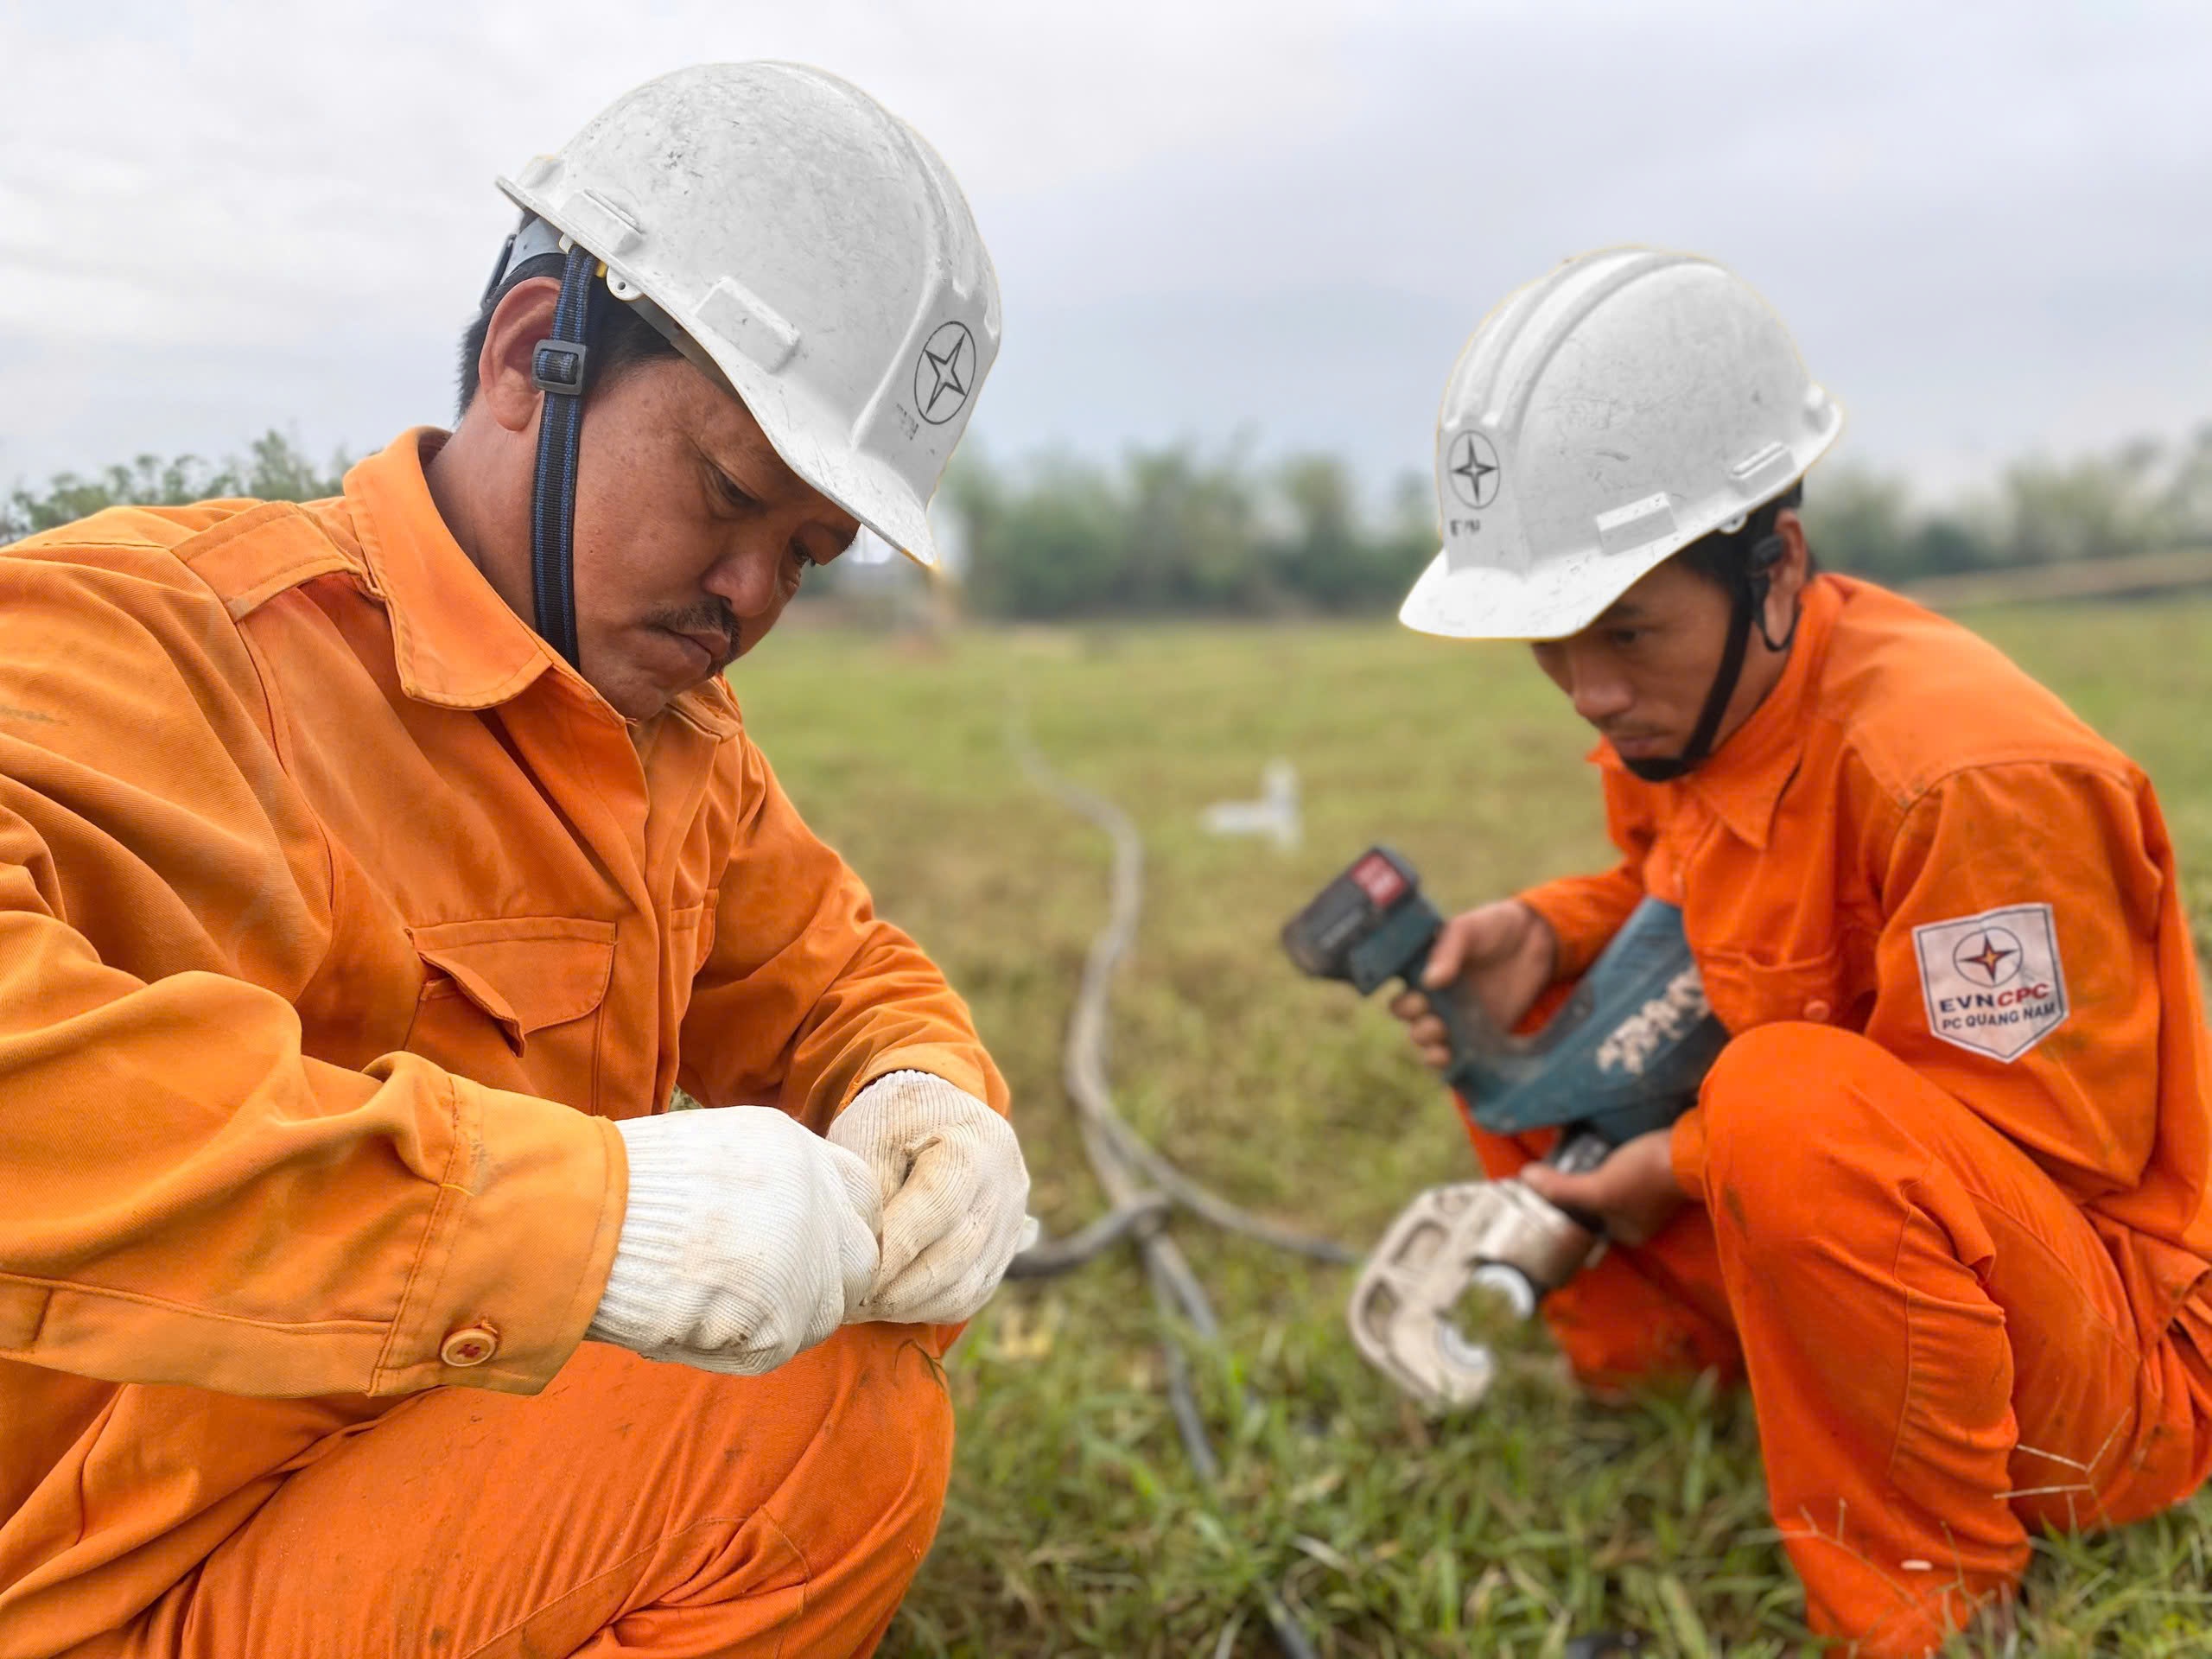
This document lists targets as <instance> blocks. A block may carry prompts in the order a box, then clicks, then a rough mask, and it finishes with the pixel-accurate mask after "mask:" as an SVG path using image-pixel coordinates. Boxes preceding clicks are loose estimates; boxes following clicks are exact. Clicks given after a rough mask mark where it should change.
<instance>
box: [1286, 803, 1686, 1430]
mask: <svg viewBox="0 0 2212 1659" xmlns="http://www.w3.org/2000/svg"><path fill="white" fill-rule="evenodd" d="M1443 927H1444V918H1443V917H1442V916H1441V915H1440V914H1439V913H1438V912H1437V911H1436V909H1435V907H1434V906H1432V905H1431V904H1429V902H1428V901H1427V899H1425V898H1423V897H1422V896H1421V878H1420V877H1419V876H1418V875H1416V874H1414V868H1413V866H1412V865H1411V864H1409V863H1408V862H1407V861H1405V860H1404V859H1403V858H1402V857H1400V856H1399V855H1397V854H1396V853H1394V852H1392V851H1391V850H1390V849H1389V848H1387V847H1374V848H1370V849H1368V851H1366V852H1364V853H1363V854H1362V855H1360V856H1359V857H1358V858H1357V859H1355V860H1354V861H1352V863H1351V867H1350V868H1348V869H1346V870H1345V871H1344V874H1341V875H1339V876H1338V877H1337V878H1336V880H1333V881H1332V882H1330V883H1329V885H1328V886H1327V887H1324V888H1323V889H1322V890H1321V892H1320V893H1319V895H1318V896H1317V897H1316V898H1315V899H1313V902H1312V903H1311V904H1309V905H1307V906H1306V908H1305V909H1303V910H1301V911H1300V912H1299V913H1298V914H1297V915H1296V916H1294V917H1293V918H1291V919H1290V921H1289V922H1288V923H1287V925H1285V926H1284V928H1283V931H1282V942H1283V948H1284V949H1285V950H1287V951H1288V952H1289V954H1290V958H1291V960H1292V961H1293V962H1294V963H1297V964H1298V966H1299V967H1300V968H1301V969H1304V970H1305V971H1306V973H1308V974H1311V975H1313V976H1315V977H1317V978H1323V979H1341V980H1344V981H1347V982H1350V983H1351V985H1353V986H1354V987H1356V988H1357V989H1358V990H1359V992H1360V993H1361V995H1366V994H1368V993H1369V992H1371V991H1374V990H1376V989H1377V988H1380V987H1381V986H1383V985H1384V984H1386V983H1388V982H1390V981H1392V980H1399V981H1402V982H1404V983H1405V984H1407V985H1408V986H1410V987H1412V988H1415V989H1418V990H1421V991H1422V993H1423V994H1424V995H1426V996H1427V999H1428V1002H1429V1006H1430V1007H1431V1008H1433V1010H1434V1011H1435V1013H1436V1014H1438V1015H1439V1016H1440V1018H1441V1019H1442V1020H1443V1022H1444V1027H1445V1031H1446V1037H1447V1040H1448V1044H1449V1047H1450V1051H1451V1058H1450V1061H1449V1063H1448V1064H1447V1065H1446V1067H1445V1071H1444V1077H1445V1081H1446V1082H1447V1083H1448V1084H1451V1085H1452V1088H1453V1089H1455V1090H1458V1091H1459V1096H1460V1098H1461V1099H1463V1100H1464V1101H1465V1103H1467V1107H1468V1109H1470V1110H1471V1112H1472V1113H1473V1115H1474V1119H1475V1122H1477V1123H1478V1124H1480V1125H1481V1126H1482V1127H1483V1128H1485V1129H1489V1130H1491V1131H1492V1132H1494V1133H1496V1134H1499V1135H1518V1134H1522V1133H1524V1132H1525V1131H1528V1130H1530V1129H1538V1128H1553V1127H1556V1128H1558V1129H1559V1131H1560V1136H1559V1141H1558V1143H1557V1144H1556V1145H1555V1146H1554V1147H1553V1148H1552V1150H1551V1152H1550V1153H1549V1154H1547V1156H1546V1161H1547V1162H1548V1163H1551V1164H1553V1165H1555V1166H1558V1167H1559V1168H1560V1169H1564V1170H1567V1171H1570V1172H1577V1173H1579V1172H1580V1171H1584V1170H1588V1169H1593V1168H1595V1167H1596V1166H1598V1165H1599V1163H1601V1162H1603V1161H1604V1160H1605V1157H1606V1155H1607V1154H1609V1153H1611V1151H1612V1149H1613V1148H1614V1147H1617V1146H1619V1145H1620V1144H1621V1143H1622V1142H1623V1141H1628V1140H1630V1139H1632V1138H1634V1137H1635V1136H1637V1135H1642V1134H1644V1133H1645V1132H1647V1131H1649V1130H1651V1129H1657V1128H1665V1127H1666V1126H1667V1125H1668V1124H1669V1123H1672V1122H1674V1121H1675V1118H1677V1117H1679V1116H1681V1114H1682V1112H1683V1111H1684V1110H1686V1109H1688V1106H1689V1104H1690V1103H1691V1102H1692V1101H1694V1099H1695V1098H1696V1097H1697V1090H1698V1084H1699V1082H1700V1080H1701V1079H1702V1078H1703V1077H1704V1076H1705V1072H1706V1070H1707V1067H1708V1066H1710V1065H1712V1064H1713V1057H1714V1056H1715V1055H1717V1054H1719V1052H1720V1048H1721V1045H1722V1044H1724V1043H1725V1042H1726V1041H1727V1033H1726V1030H1725V1029H1724V1028H1723V1027H1722V1026H1721V1024H1720V1022H1719V1020H1717V1019H1715V1018H1714V1017H1713V1012H1712V1010H1711V1008H1710V1007H1708V1006H1707V1002H1706V999H1705V989H1704V987H1703V985H1702V984H1701V983H1700V981H1699V979H1698V973H1697V965H1696V963H1694V961H1693V960H1692V959H1691V957H1690V951H1689V944H1688V940H1687V939H1686V938H1684V937H1683V934H1682V914H1681V911H1680V910H1678V909H1676V908H1675V906H1672V905H1669V904H1665V903H1662V901H1660V900H1658V899H1650V898H1647V899H1643V901H1642V902H1641V903H1640V904H1639V905H1637V907H1636V909H1635V910H1634V911H1633V912H1631V913H1630V916H1629V918H1628V919H1627V921H1625V922H1624V923H1623V924H1622V925H1621V928H1620V930H1619V931H1618V932H1617V933H1615V934H1614V935H1613V938H1612V940H1611V943H1610V944H1607V945H1606V947H1605V951H1604V953H1603V954H1602V955H1600V956H1599V958H1598V960H1597V961H1596V962H1595V963H1592V966H1591V968H1590V970H1589V971H1588V972H1587V973H1586V974H1584V975H1583V976H1582V977H1581V979H1580V982H1578V983H1577V984H1576V986H1575V988H1574V990H1573V993H1572V994H1571V995H1569V996H1568V998H1567V1001H1566V1002H1565V1003H1564V1004H1563V1005H1562V1006H1561V1007H1560V1009H1559V1011H1558V1012H1557V1013H1556V1014H1554V1015H1553V1016H1552V1018H1551V1019H1550V1020H1548V1021H1547V1022H1546V1023H1545V1025H1544V1027H1543V1028H1542V1029H1541V1030H1540V1031H1538V1032H1536V1033H1534V1034H1532V1035H1529V1036H1526V1037H1514V1036H1509V1035H1508V1034H1506V1033H1504V1032H1503V1031H1501V1030H1500V1029H1499V1028H1498V1027H1497V1023H1496V1021H1494V1020H1492V1019H1491V1017H1490V1015H1489V1014H1488V1012H1487V1011H1486V1010H1485V1009H1484V1007H1483V1005H1482V1002H1481V1001H1480V999H1479V998H1478V997H1477V996H1475V995H1473V992H1472V989H1471V988H1470V987H1469V986H1467V985H1466V984H1465V982H1455V983H1454V984H1452V985H1450V986H1445V987H1440V988H1435V989H1429V988H1427V987H1424V986H1422V984H1421V974H1422V970H1423V969H1425V968H1426V967H1427V963H1428V957H1429V951H1430V950H1431V949H1432V948H1433V946H1434V944H1435V943H1436V939H1437V936H1438V935H1439V934H1440V932H1441V931H1443ZM1603 1239H1604V1230H1603V1228H1602V1226H1601V1224H1599V1222H1598V1220H1597V1219H1596V1218H1595V1217H1591V1216H1586V1215H1583V1214H1580V1213H1578V1212H1575V1211H1569V1210H1565V1209H1562V1208H1560V1206H1558V1205H1554V1204H1552V1203H1550V1202H1549V1201H1548V1200H1547V1199H1544V1198H1539V1197H1538V1196H1537V1195H1536V1193H1535V1192H1534V1191H1533V1190H1532V1189H1531V1188H1529V1186H1527V1185H1525V1184H1523V1183H1522V1182H1520V1181H1517V1180H1503V1181H1466V1182H1459V1183H1455V1184H1453V1185H1448V1186H1439V1187H1431V1188H1430V1189H1428V1190H1427V1192H1423V1193H1421V1195H1420V1196H1419V1197H1418V1198H1415V1199H1414V1201H1413V1203H1412V1204H1410V1205H1408V1206H1407V1207H1406V1209H1405V1210H1404V1211H1402V1213H1401V1214H1400V1215H1399V1216H1398V1217H1397V1219H1396V1220H1395V1221H1394V1222H1392V1223H1391V1224H1390V1226H1389V1230H1387V1231H1386V1232H1385V1233H1384V1234H1383V1240H1382V1243H1379V1244H1377V1245H1376V1248H1375V1250H1374V1251H1373V1253H1372V1254H1371V1255H1370V1256H1369V1258H1368V1261H1367V1263H1366V1266H1365V1267H1364V1268H1363V1269H1362V1270H1361V1274H1360V1277H1359V1281H1358V1283H1357V1285H1356V1286H1355V1287H1353V1291H1352V1299H1351V1308H1350V1310H1349V1311H1350V1317H1351V1331H1352V1338H1353V1340H1354V1341H1355V1342H1357V1344H1358V1345H1359V1349H1360V1351H1361V1352H1362V1353H1363V1354H1364V1355H1366V1356H1367V1357H1368V1358H1369V1360H1370V1361H1371V1362H1372V1363H1374V1364H1376V1366H1377V1367H1378V1368H1379V1369H1381V1370H1383V1372H1385V1373H1386V1374H1387V1375H1389V1376H1390V1377H1392V1378H1393V1379H1394V1380H1395V1381H1396V1382H1397V1383H1399V1385H1400V1386H1401V1387H1402V1388H1404V1389H1406V1390H1407V1392H1408V1393H1409V1394H1411V1395H1413V1396H1414V1398H1415V1399H1417V1400H1420V1401H1421V1402H1424V1403H1427V1404H1428V1405H1431V1406H1433V1407H1441V1408H1457V1407H1466V1406H1471V1405H1473V1404H1474V1403H1475V1402H1477V1401H1478V1400H1480V1399H1481V1398H1482V1396H1483V1395H1484V1393H1485V1392H1486V1391H1487V1390H1488V1389H1489V1387H1490V1383H1491V1378H1492V1377H1493V1376H1495V1374H1496V1370H1497V1366H1496V1361H1495V1359H1494V1357H1492V1355H1491V1352H1490V1351H1489V1349H1488V1348H1486V1347H1484V1345H1482V1344H1478V1343H1476V1342H1473V1341H1471V1340H1470V1339H1469V1338H1468V1337H1467V1336H1466V1334H1465V1332H1464V1331H1462V1330H1461V1329H1460V1327H1459V1322H1458V1319H1457V1317H1456V1313H1457V1310H1458V1308H1459V1305H1460V1302H1461V1300H1462V1298H1463V1297H1464V1296H1465V1294H1466V1293H1467V1291H1468V1290H1469V1289H1470V1288H1483V1289H1486V1290H1488V1291H1490V1292H1491V1293H1493V1294H1495V1295H1496V1296H1497V1298H1498V1299H1499V1300H1502V1301H1503V1304H1504V1305H1505V1306H1506V1307H1507V1308H1509V1309H1510V1311H1511V1312H1512V1313H1515V1314H1516V1315H1517V1316H1519V1317H1521V1318H1524V1319H1525V1318H1527V1317H1528V1316H1529V1315H1530V1314H1531V1313H1534V1312H1535V1306H1536V1303H1537V1302H1538V1300H1541V1298H1542V1297H1543V1296H1544V1295H1545V1294H1547V1293H1548V1292H1550V1291H1553V1290H1556V1289H1558V1288H1559V1287H1560V1286H1561V1285H1563V1284H1565V1283H1566V1282H1567V1280H1569V1279H1570V1278H1572V1277H1573V1275H1574V1274H1576V1273H1578V1272H1580V1270H1581V1268H1583V1267H1584V1266H1585V1265H1586V1264H1587V1263H1588V1262H1589V1261H1590V1260H1591V1259H1592V1256H1593V1255H1595V1253H1596V1251H1597V1249H1598V1248H1599V1244H1600V1243H1602V1242H1603Z"/></svg>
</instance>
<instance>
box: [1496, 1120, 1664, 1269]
mask: <svg viewBox="0 0 2212 1659" xmlns="http://www.w3.org/2000/svg"><path fill="white" fill-rule="evenodd" d="M1673 1138H1674V1131H1673V1130H1672V1129H1653V1130H1652V1131H1650V1132H1649V1134H1647V1135H1637V1137H1636V1139H1635V1140H1633V1141H1625V1142H1624V1143H1623V1144H1622V1145H1620V1146H1618V1147H1614V1148H1613V1150H1612V1153H1611V1155H1610V1156H1609V1157H1607V1158H1606V1160H1605V1162H1604V1163H1602V1164H1600V1165H1599V1166H1598V1167H1597V1168H1595V1169H1593V1170H1591V1171H1589V1172H1587V1173H1584V1174H1580V1175H1569V1174H1567V1173H1563V1172H1562V1171H1560V1170H1556V1169H1554V1168H1553V1167H1552V1166H1550V1165H1549V1164H1542V1163H1537V1164H1529V1165H1525V1166H1523V1167H1522V1170H1521V1179H1522V1182H1523V1183H1525V1184H1526V1185H1528V1187H1529V1190H1530V1191H1531V1192H1535V1194H1536V1196H1537V1197H1539V1198H1549V1199H1550V1200H1551V1201H1552V1202H1553V1203H1554V1204H1556V1205H1560V1207H1561V1208H1563V1209H1568V1210H1580V1211H1583V1212H1585V1213H1586V1214H1588V1215H1593V1216H1596V1217H1599V1219H1600V1220H1602V1221H1603V1222H1604V1223H1605V1233H1606V1236H1608V1237H1611V1238H1612V1239H1614V1240H1616V1241H1618V1243H1623V1244H1643V1243H1649V1241H1650V1240H1651V1239H1652V1238H1653V1237H1655V1236H1656V1235H1657V1233H1658V1231H1659V1230H1660V1229H1661V1228H1662V1227H1664V1226H1665V1225H1666V1224H1668V1223H1669V1221H1672V1220H1673V1219H1674V1218H1675V1211H1677V1210H1679V1209H1681V1207H1682V1205H1684V1204H1686V1203H1687V1202H1688V1194H1686V1193H1685V1192H1683V1191H1682V1189H1681V1185H1680V1183H1678V1182H1677V1181H1676V1180H1675V1160H1674V1158H1673V1156H1672V1155H1671V1154H1670V1152H1669V1142H1670V1141H1672V1140H1673Z"/></svg>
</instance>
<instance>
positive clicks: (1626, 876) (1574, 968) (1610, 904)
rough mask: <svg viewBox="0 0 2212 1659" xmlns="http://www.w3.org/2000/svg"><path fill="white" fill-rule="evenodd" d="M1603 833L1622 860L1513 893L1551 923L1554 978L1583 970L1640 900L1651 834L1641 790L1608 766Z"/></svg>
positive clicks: (1576, 975)
mask: <svg viewBox="0 0 2212 1659" xmlns="http://www.w3.org/2000/svg"><path fill="white" fill-rule="evenodd" d="M1602 775H1603V777H1604V779H1605V833H1606V834H1607V835H1608V836H1611V838H1612V842H1613V845H1614V846H1616V847H1618V848H1619V849H1620V850H1621V861H1620V862H1619V863H1618V864H1617V865H1615V866H1614V867H1613V868H1611V869H1610V870H1607V871H1605V873H1604V874H1601V875H1568V876H1561V877H1560V878H1559V879H1558V880H1552V881H1546V882H1543V883H1541V884H1540V885H1539V886H1536V887H1530V888H1528V889H1527V890H1526V891H1524V892H1522V893H1518V894H1516V897H1517V898H1519V899H1520V900H1521V902H1522V904H1524V905H1527V906H1529V908H1530V909H1532V910H1534V911H1535V912H1536V914H1538V915H1539V916H1541V917H1542V918H1544V920H1545V921H1547V922H1548V923H1549V924H1551V930H1552V933H1553V936H1554V938H1557V940H1558V941H1559V959H1558V961H1557V963H1555V964H1554V968H1553V969H1552V977H1553V979H1554V981H1557V980H1562V979H1576V978H1579V977H1580V976H1582V975H1583V974H1584V973H1586V972H1587V971H1588V969H1589V967H1590V964H1591V963H1593V962H1595V961H1596V960H1597V959H1598V953H1599V951H1601V950H1604V949H1605V945H1606V944H1607V942H1608V941H1610V940H1611V938H1612V937H1613V935H1614V934H1615V933H1617V932H1618V931H1620V926H1621V924H1622V923H1623V922H1625V921H1626V920H1628V918H1629V912H1630V911H1632V910H1634V909H1635V908H1636V907H1637V905H1638V904H1639V903H1641V902H1642V901H1643V861H1644V859H1645V857H1646V856H1647V855H1649V853H1650V851H1651V843H1652V841H1653V839H1654V838H1655V836H1656V833H1657V831H1656V829H1655V827H1654V825H1653V823H1652V819H1651V816H1650V811H1649V802H1648V801H1647V800H1646V799H1645V797H1644V791H1643V788H1642V787H1641V786H1639V785H1637V783H1636V782H1635V781H1634V780H1633V779H1630V778H1629V777H1628V776H1627V775H1626V774H1624V773H1621V772H1614V771H1612V770H1611V768H1607V769H1606V770H1605V772H1604V773H1603V774H1602Z"/></svg>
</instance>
